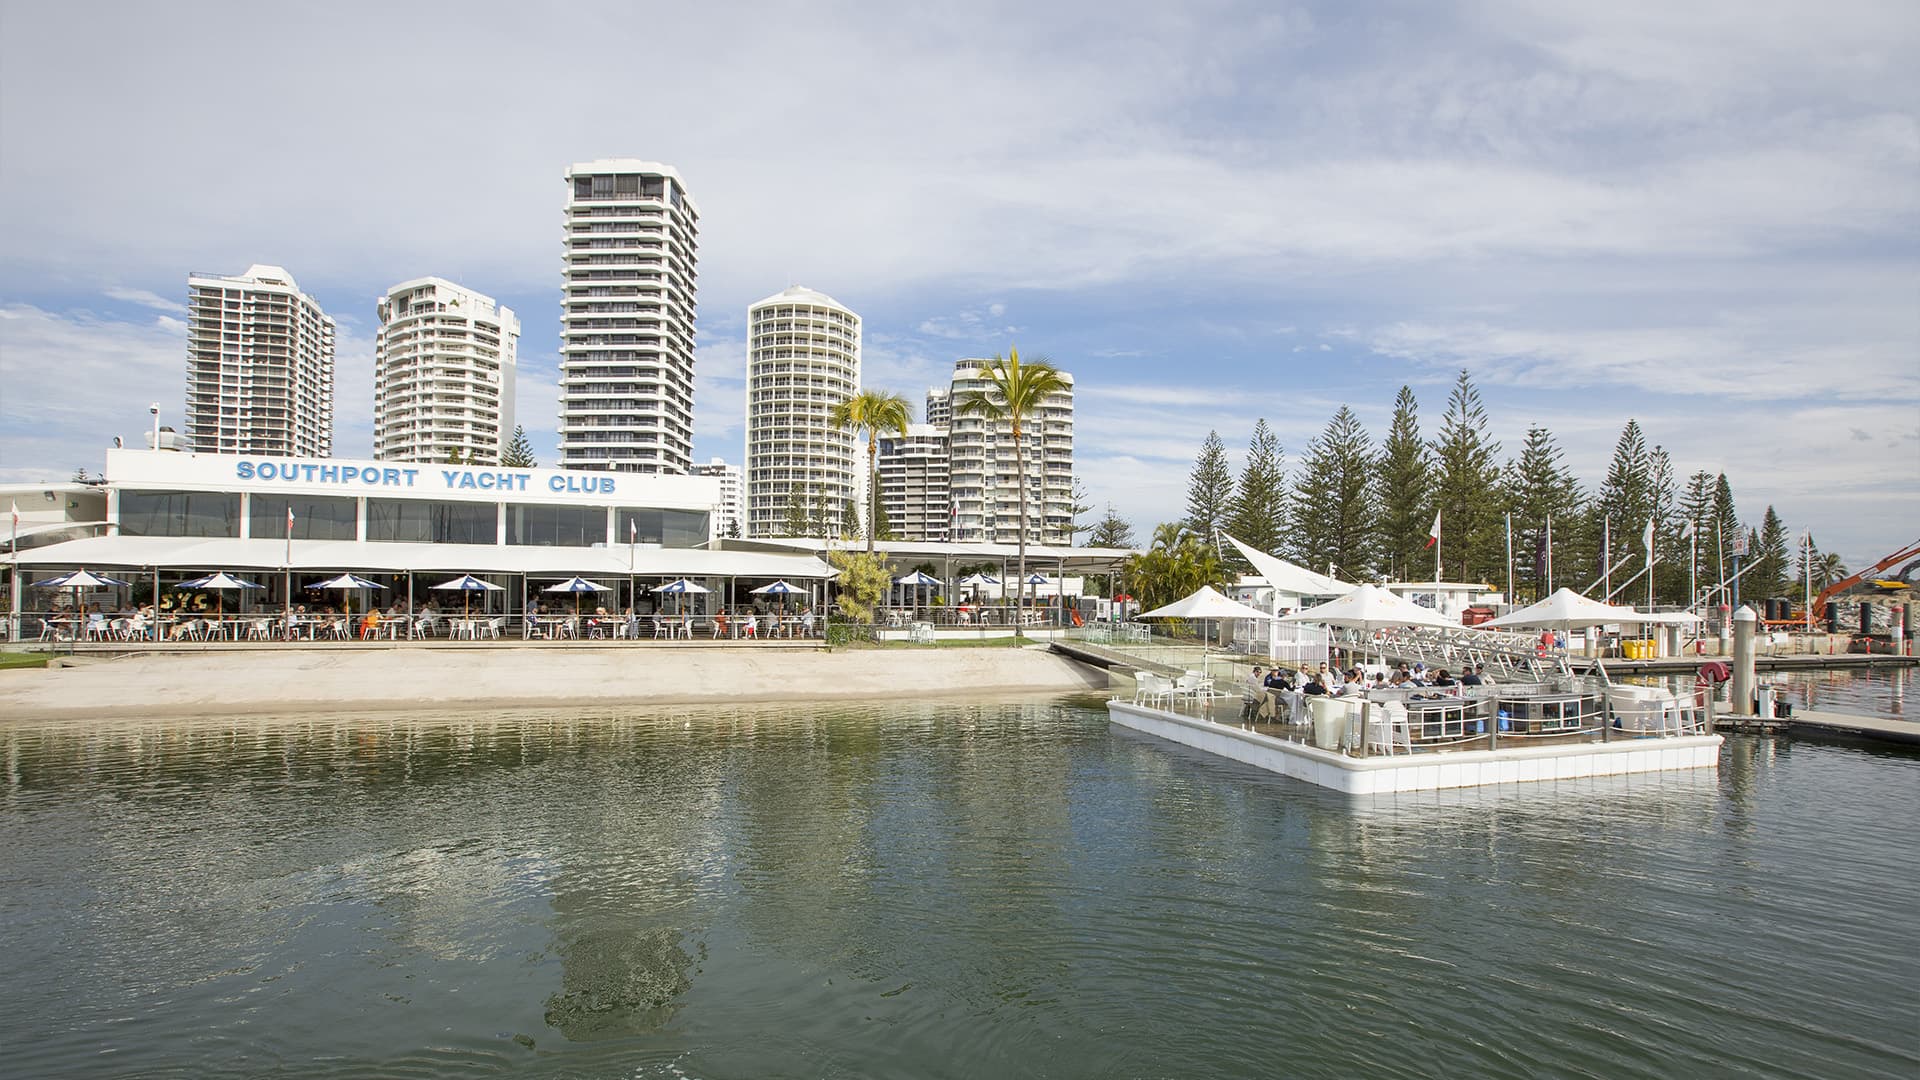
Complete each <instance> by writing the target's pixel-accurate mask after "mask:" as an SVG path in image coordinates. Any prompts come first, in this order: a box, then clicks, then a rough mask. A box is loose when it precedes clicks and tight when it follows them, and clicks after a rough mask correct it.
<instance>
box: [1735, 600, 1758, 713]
mask: <svg viewBox="0 0 1920 1080" xmlns="http://www.w3.org/2000/svg"><path fill="white" fill-rule="evenodd" d="M1758 621H1759V616H1758V615H1755V614H1754V612H1753V609H1752V608H1750V607H1742V608H1740V609H1739V610H1738V611H1735V612H1734V613H1733V714H1734V715H1735V716H1752V715H1753V638H1754V624H1755V623H1756V622H1758Z"/></svg>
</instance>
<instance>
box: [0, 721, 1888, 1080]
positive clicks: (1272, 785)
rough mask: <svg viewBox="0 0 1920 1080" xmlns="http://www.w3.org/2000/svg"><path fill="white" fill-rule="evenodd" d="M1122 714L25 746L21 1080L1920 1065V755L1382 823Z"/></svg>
mask: <svg viewBox="0 0 1920 1080" xmlns="http://www.w3.org/2000/svg"><path fill="white" fill-rule="evenodd" d="M1093 704H1094V703H1091V702H1088V701H1085V700H1072V701H1059V702H1024V703H1022V702H1006V703H1003V702H990V703H982V702H971V703H926V704H892V705H885V706H879V705H876V706H872V707H858V706H844V705H837V706H833V707H822V708H818V709H815V710H812V711H802V712H792V711H787V710H773V709H762V708H751V709H747V708H742V709H712V708H708V709H698V710H673V711H656V712H634V713H609V714H606V715H593V716H586V717H558V716H551V715H539V714H529V713H515V714H499V715H487V716H464V717H443V718H428V717H418V716H415V717H409V718H405V719H393V718H385V719H382V718H359V719H353V718H341V719H337V720H335V719H328V720H319V721H307V720H298V721H295V720H288V721H284V722H272V721H269V722H265V723H262V722H258V721H252V722H248V723H246V724H244V725H234V726H216V725H197V726H183V725H152V726H125V727H118V728H113V729H110V730H105V731H93V732H87V733H79V732H75V731H73V730H71V729H63V728H52V727H46V728H43V727H27V726H19V725H14V726H0V749H4V757H5V764H6V773H5V786H4V789H3V790H0V794H3V796H4V798H3V799H0V827H3V829H4V832H3V833H0V835H4V837H5V846H4V848H0V852H4V854H0V973H4V975H5V977H4V979H0V1047H4V1055H5V1057H4V1059H0V1060H4V1061H5V1070H6V1072H7V1073H8V1074H9V1075H14V1076H87V1077H95V1076H182V1077H187V1076H192V1077H202V1076H256V1075H263V1074H276V1073H278V1074H288V1075H291V1074H299V1075H319V1076H329V1075H332V1076H364V1075H369V1074H378V1075H387V1076H401V1075H420V1076H469V1075H491V1074H514V1075H521V1074H525V1075H553V1076H561V1075H564V1076H575V1075H579V1076H640V1077H771V1076H816V1077H818V1076H826V1077H867V1076H873V1077H906V1076H931V1077H982V1076H1016V1075H1017V1076H1053V1077H1077V1076H1087V1077H1106V1076H1180V1077H1209V1076H1353V1075H1363V1074H1364V1075H1370V1076H1389V1077H1391V1076H1431V1075H1456V1076H1468V1075H1471V1076H1481V1075H1490V1076H1513V1077H1526V1076H1541V1075H1550V1076H1573V1075H1584V1076H1604V1077H1636V1076H1639V1077H1670V1076H1733V1075H1740V1076H1749V1077H1751V1076H1781V1077H1801V1076H1821V1077H1870V1076H1874V1077H1883V1076H1900V1075H1905V1076H1912V1075H1914V1074H1915V1073H1916V1071H1920V1032H1917V1030H1916V1023H1915V1017H1916V1015H1920V955H1917V950H1915V949H1914V948H1913V945H1912V941H1913V930H1914V923H1915V918H1916V911H1917V910H1920V880H1917V879H1916V870H1915V869H1914V864H1913V859H1912V855H1913V847H1912V841H1911V832H1910V828H1911V825H1912V823H1913V822H1914V821H1915V820H1916V819H1920V757H1914V756H1910V755H1898V754H1877V753H1872V752H1867V751H1861V750H1855V749H1843V748H1835V747H1826V746H1820V745H1815V744H1807V743H1800V744H1789V743H1786V742H1772V741H1767V740H1761V739H1755V738H1744V737H1743V738H1739V739H1736V740H1734V741H1733V742H1732V743H1730V744H1729V747H1728V749H1727V751H1726V754H1725V758H1724V761H1723V764H1722V767H1721V768H1720V769H1719V770H1718V772H1717V773H1714V772H1701V773H1697V774H1691V775H1687V774H1679V775H1674V776H1667V777H1658V778H1644V777H1642V778H1632V779H1618V780H1612V781H1579V782H1571V783H1561V784H1557V785H1527V786H1524V787H1517V788H1509V789H1506V790H1502V791H1494V792H1468V793H1454V794H1448V795H1442V796H1434V795H1425V796H1419V797H1401V798H1399V799H1398V800H1394V799H1392V798H1382V799H1380V800H1379V801H1372V800H1363V801H1354V800H1350V799H1348V798H1346V797H1343V796H1339V795H1335V794H1332V793H1329V792H1323V791H1320V790H1318V789H1315V788H1311V787H1306V786H1304V785H1300V784H1296V783H1294V782H1291V781H1287V780H1284V779H1280V778H1277V777H1272V776H1269V775H1267V774H1264V773H1260V772H1257V771H1253V770H1250V769H1246V768H1243V767H1240V766H1235V765H1231V764H1228V763H1221V762H1217V761H1214V760H1212V759H1206V758H1202V757H1199V756H1197V755H1194V754H1192V753H1189V752H1185V751H1182V750H1180V749H1178V748H1174V747H1171V746H1169V745H1167V744H1163V743H1157V742H1154V741H1151V740H1148V739H1146V738H1144V737H1140V736H1135V735H1132V734H1129V733H1121V732H1114V731H1110V730H1109V728H1108V726H1107V724H1106V721H1105V715H1104V712H1103V711H1100V710H1098V709H1097V708H1094V707H1091V706H1092V705H1093Z"/></svg>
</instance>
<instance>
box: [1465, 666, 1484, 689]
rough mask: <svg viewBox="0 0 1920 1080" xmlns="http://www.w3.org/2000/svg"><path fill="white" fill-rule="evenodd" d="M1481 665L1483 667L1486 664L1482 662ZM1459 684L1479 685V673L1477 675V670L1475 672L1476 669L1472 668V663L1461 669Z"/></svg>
mask: <svg viewBox="0 0 1920 1080" xmlns="http://www.w3.org/2000/svg"><path fill="white" fill-rule="evenodd" d="M1481 666H1482V667H1485V666H1486V665H1484V664H1483V665H1481ZM1460 685H1461V686H1479V685H1481V683H1480V675H1479V673H1478V672H1476V671H1475V670H1474V668H1473V665H1472V664H1468V665H1467V669H1466V670H1465V671H1462V672H1461V673H1460Z"/></svg>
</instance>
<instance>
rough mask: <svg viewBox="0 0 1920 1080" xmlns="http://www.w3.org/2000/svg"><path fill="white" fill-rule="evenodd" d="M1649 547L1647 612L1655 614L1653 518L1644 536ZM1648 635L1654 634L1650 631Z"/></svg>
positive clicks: (1650, 519) (1648, 521)
mask: <svg viewBox="0 0 1920 1080" xmlns="http://www.w3.org/2000/svg"><path fill="white" fill-rule="evenodd" d="M1644 540H1645V542H1646V548H1647V614H1649V615H1651V614H1653V563H1654V558H1653V519H1652V518H1648V519H1647V532H1646V535H1645V537H1644ZM1647 636H1648V637H1652V636H1653V635H1652V634H1651V633H1649V634H1648V635H1647Z"/></svg>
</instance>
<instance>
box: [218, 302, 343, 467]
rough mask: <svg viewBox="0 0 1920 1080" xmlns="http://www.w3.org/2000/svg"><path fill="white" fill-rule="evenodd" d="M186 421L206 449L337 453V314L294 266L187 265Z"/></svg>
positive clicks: (311, 454)
mask: <svg viewBox="0 0 1920 1080" xmlns="http://www.w3.org/2000/svg"><path fill="white" fill-rule="evenodd" d="M186 429H187V430H186V443H187V445H188V447H190V448H191V449H193V450H196V451H199V452H200V453H203V454H284V455H288V456H294V457H329V456H331V455H332V454H333V320H332V319H331V318H329V317H328V316H327V313H326V312H324V311H321V310H320V305H319V303H317V302H316V301H315V300H314V299H313V297H311V296H308V295H307V294H305V293H303V292H301V291H300V287H299V286H298V285H296V284H294V280H293V275H291V274H289V273H287V272H286V271H285V270H283V269H281V268H280V267H278V266H261V265H254V266H250V267H248V268H247V272H246V273H244V274H240V275H238V276H235V277H223V276H221V275H219V274H188V275H187V407H186Z"/></svg>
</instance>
